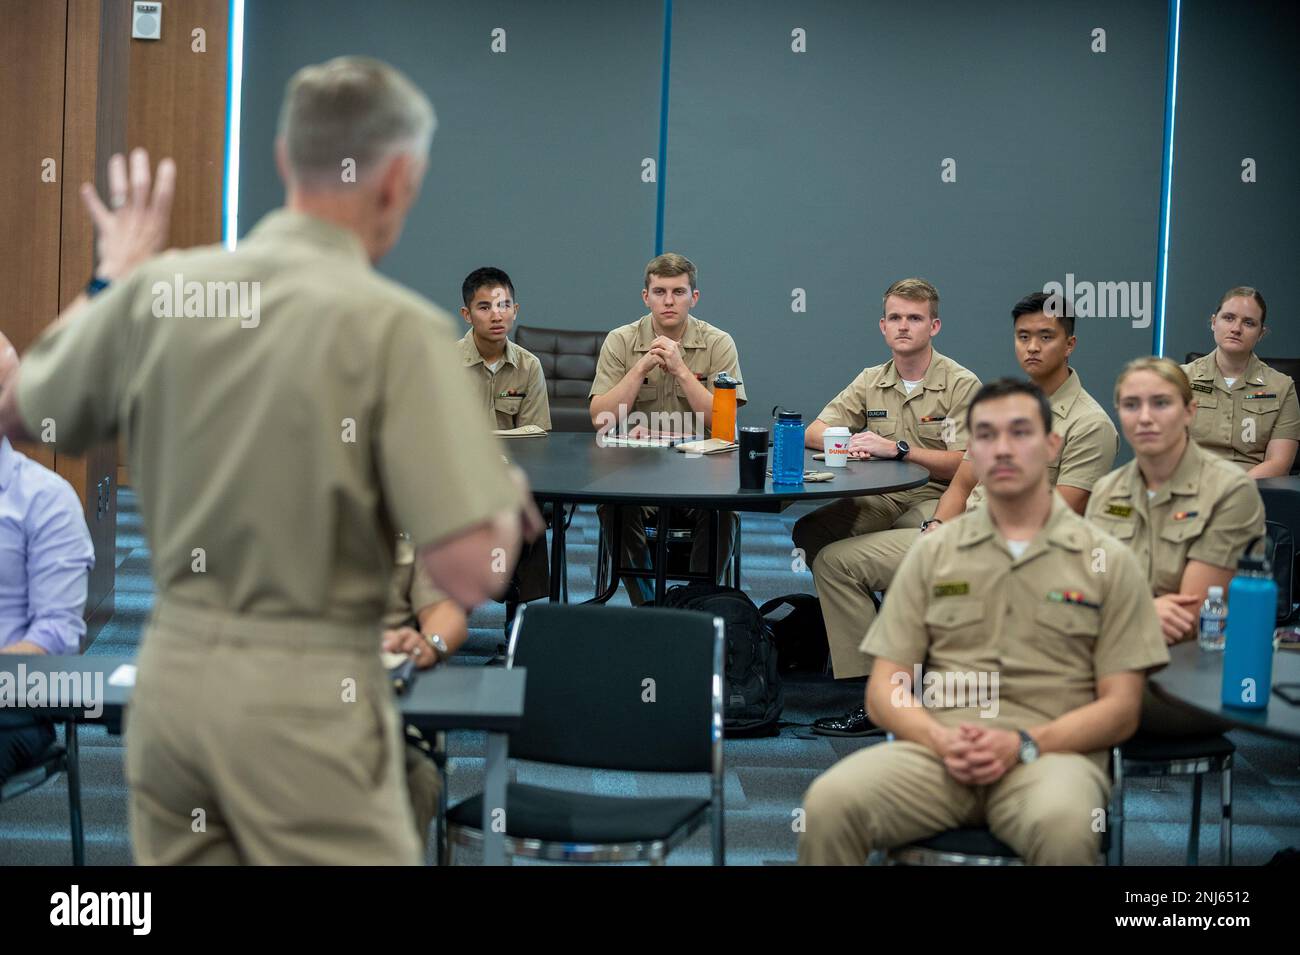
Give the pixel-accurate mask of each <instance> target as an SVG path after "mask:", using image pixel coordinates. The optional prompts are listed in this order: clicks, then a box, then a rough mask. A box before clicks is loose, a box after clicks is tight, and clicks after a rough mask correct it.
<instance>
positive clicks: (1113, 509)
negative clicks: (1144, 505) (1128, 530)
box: [1106, 504, 1133, 517]
mask: <svg viewBox="0 0 1300 955" xmlns="http://www.w3.org/2000/svg"><path fill="white" fill-rule="evenodd" d="M1106 513H1107V514H1108V515H1110V516H1111V517H1132V516H1133V508H1132V507H1130V506H1129V505H1127V504H1107V505H1106Z"/></svg>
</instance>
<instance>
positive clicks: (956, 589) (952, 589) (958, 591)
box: [934, 580, 970, 597]
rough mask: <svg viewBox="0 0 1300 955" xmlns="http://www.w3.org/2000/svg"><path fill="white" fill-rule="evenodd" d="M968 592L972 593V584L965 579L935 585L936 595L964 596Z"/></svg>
mask: <svg viewBox="0 0 1300 955" xmlns="http://www.w3.org/2000/svg"><path fill="white" fill-rule="evenodd" d="M968 593H970V584H968V583H967V582H966V581H964V580H953V581H949V582H947V583H942V584H935V585H934V595H935V596H936V597H963V596H965V595H966V594H968Z"/></svg>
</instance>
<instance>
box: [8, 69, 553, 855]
mask: <svg viewBox="0 0 1300 955" xmlns="http://www.w3.org/2000/svg"><path fill="white" fill-rule="evenodd" d="M433 128H434V117H433V109H432V107H431V105H430V104H429V101H428V100H427V99H426V98H425V97H424V95H423V94H422V93H421V92H420V91H419V90H418V89H417V88H416V87H415V86H414V85H412V84H411V83H410V81H409V80H407V79H406V78H405V77H404V76H402V75H401V74H400V73H398V72H397V71H396V70H394V69H392V68H391V67H389V66H387V65H386V64H383V63H380V62H378V61H375V60H369V59H365V58H360V57H343V58H340V59H336V60H331V61H330V62H328V63H325V64H321V65H318V66H309V67H306V68H304V69H302V70H300V71H299V72H298V73H296V74H295V75H294V76H293V78H292V79H291V80H290V82H289V86H288V89H287V93H286V97H285V102H284V107H283V109H282V112H281V117H280V127H279V135H278V138H277V143H276V155H277V161H278V165H279V168H280V170H281V173H282V175H283V176H284V178H285V180H286V186H287V196H286V205H285V208H282V209H279V210H276V211H273V212H271V213H270V214H268V215H267V216H266V217H265V218H264V219H263V220H262V221H261V222H260V223H259V224H258V225H257V227H256V228H254V229H253V231H252V232H251V233H250V234H249V235H248V236H247V237H246V238H245V239H244V241H242V242H240V243H239V248H238V249H237V250H236V251H233V252H230V251H226V250H225V249H223V248H220V247H209V248H200V249H194V250H190V251H185V252H176V253H168V254H166V255H162V256H159V257H157V258H149V256H150V255H152V254H153V253H156V252H157V251H158V250H159V249H160V248H162V247H163V246H164V245H165V244H166V236H167V222H168V212H169V208H170V200H171V194H172V187H173V183H174V176H175V172H174V166H173V165H172V164H171V163H170V162H168V161H164V162H163V163H162V164H161V165H160V167H159V173H158V186H157V189H156V191H155V192H154V193H153V197H152V200H151V199H150V178H151V177H150V173H149V159H148V156H147V155H146V154H145V153H144V151H143V150H136V151H135V153H133V154H132V156H131V173H130V183H129V187H128V177H127V172H126V163H125V161H124V160H123V159H122V157H120V156H117V157H114V159H113V161H112V163H110V166H109V199H110V206H111V209H112V210H113V211H110V209H109V208H105V207H104V205H103V204H102V203H100V201H99V200H98V198H97V197H95V196H94V192H93V189H91V188H90V187H89V186H85V187H83V195H84V196H86V199H87V203H88V204H89V205H90V206H91V210H92V214H93V216H94V219H95V223H96V230H97V232H98V235H99V253H100V255H99V266H98V268H97V269H96V273H95V281H94V282H93V283H92V285H91V286H90V288H89V289H88V292H90V293H91V294H95V293H98V294H96V295H95V298H94V300H93V301H92V302H91V303H90V304H88V305H83V303H82V301H80V300H79V302H78V303H76V304H74V306H73V309H72V313H71V314H69V315H67V316H65V317H64V318H62V319H60V320H59V321H58V322H57V323H56V327H54V328H52V329H51V330H49V331H47V333H46V334H45V335H44V336H42V338H41V339H40V340H39V341H38V342H37V344H36V345H35V346H34V347H33V348H32V349H31V351H30V352H29V353H28V354H27V355H26V357H25V360H24V361H23V363H22V365H21V367H20V368H19V370H18V371H17V372H16V373H14V375H13V376H12V377H10V378H9V379H8V380H7V381H6V382H5V383H4V385H3V391H2V392H0V432H3V433H6V434H11V435H15V436H17V437H19V438H22V437H26V436H29V435H43V434H44V435H49V436H50V437H52V438H53V440H55V441H56V442H57V447H58V449H59V450H60V451H61V452H71V453H76V452H78V451H82V450H84V449H86V448H88V447H90V446H92V445H94V444H95V443H97V442H101V441H106V440H111V439H113V438H114V437H115V436H117V435H119V434H120V435H121V436H122V437H123V438H124V440H125V443H126V447H127V450H128V455H129V461H130V467H131V475H132V478H133V479H134V480H135V482H136V485H137V488H138V492H139V496H140V504H141V511H142V514H143V518H144V524H145V527H146V528H147V533H148V537H149V544H150V548H151V551H152V555H153V560H152V567H153V574H154V582H155V587H156V589H157V595H158V596H157V600H156V603H155V607H154V612H153V615H152V617H151V620H150V622H149V625H148V629H147V631H146V633H145V637H144V642H143V646H142V648H141V652H140V655H139V660H138V665H139V670H138V676H137V681H136V687H135V691H134V696H133V698H132V703H131V711H130V714H129V715H128V718H127V724H126V776H127V782H128V785H129V787H130V815H131V833H132V842H133V846H134V849H135V854H136V858H137V860H138V861H140V862H142V863H163V864H167V863H238V862H242V863H323V864H338V863H408V864H409V863H416V862H418V861H419V857H420V852H419V845H418V841H417V839H416V835H415V828H414V825H413V823H412V816H411V807H410V804H409V801H408V799H407V794H406V791H405V787H404V783H403V760H402V749H401V747H402V739H401V734H400V732H399V727H398V719H397V713H396V708H395V707H394V705H393V695H392V689H391V685H390V683H389V681H388V679H387V676H386V674H385V672H384V670H383V668H382V666H381V664H380V659H379V654H378V652H377V649H378V644H379V622H380V616H381V614H382V612H383V609H384V602H385V595H386V592H387V587H388V584H389V576H390V574H391V572H392V567H393V553H394V548H393V540H394V535H395V532H396V530H397V529H398V528H401V529H404V530H405V531H407V532H408V533H409V534H410V536H411V540H412V542H413V544H414V545H415V548H416V554H417V560H418V561H419V562H420V563H421V565H422V566H423V567H424V568H425V569H426V570H427V571H428V574H429V578H430V580H431V581H432V582H433V583H434V584H435V585H437V586H438V587H439V588H441V589H442V590H443V591H445V592H446V593H447V594H448V595H450V596H451V597H452V598H453V599H455V600H456V601H457V602H458V603H460V604H461V605H462V606H464V607H472V606H474V605H475V604H477V603H479V602H481V601H483V600H485V599H487V598H489V597H491V596H493V595H494V594H496V593H498V592H499V591H500V590H501V589H502V588H504V586H505V583H506V578H507V575H506V574H503V573H499V572H497V571H494V570H493V559H492V558H493V554H494V549H495V548H502V549H503V550H504V552H505V553H506V554H508V555H509V558H510V561H508V562H507V563H509V562H512V561H513V558H514V557H515V556H517V554H518V552H519V544H520V539H521V526H520V524H521V522H520V510H521V506H524V504H525V501H527V500H529V498H528V497H527V496H526V484H525V483H523V482H522V481H520V480H519V478H518V476H517V475H512V474H510V473H507V471H506V470H505V469H503V468H502V467H501V460H500V459H501V449H500V447H499V445H498V444H497V442H496V441H494V440H493V439H492V438H491V437H490V435H488V433H487V429H485V428H483V427H482V425H481V423H480V422H481V412H480V411H479V410H478V409H477V408H476V406H475V405H474V404H473V403H472V402H470V401H469V400H468V398H467V396H466V394H465V388H464V386H463V382H464V372H463V370H462V369H461V368H460V366H459V363H458V362H457V361H456V357H455V355H456V352H455V338H454V337H453V336H452V334H451V333H450V331H449V326H448V322H449V321H450V318H449V317H448V316H447V315H445V314H444V313H442V312H440V311H439V310H438V309H437V308H435V307H434V306H433V305H432V304H430V303H429V302H428V301H426V300H425V299H423V298H421V297H419V296H418V295H415V294H414V293H412V292H410V291H408V290H406V289H404V288H402V287H401V286H399V285H397V284H396V283H394V282H392V281H391V280H389V279H386V278H383V277H382V276H380V275H379V274H378V273H377V272H376V271H375V270H374V268H373V263H374V262H375V261H377V260H378V259H379V258H381V257H382V256H383V255H384V254H385V253H386V252H387V251H388V250H389V249H390V248H391V247H392V246H393V244H394V243H395V242H396V241H397V238H398V236H399V235H400V233H401V229H402V225H403V222H404V220H405V217H406V213H407V211H408V210H409V209H410V207H411V205H412V203H413V202H414V200H415V198H416V196H417V194H418V191H419V186H420V182H421V179H422V177H423V173H424V170H425V168H426V166H427V153H428V149H429V143H430V139H431V137H432V133H433ZM349 168H352V169H355V172H356V176H355V181H353V178H352V177H350V176H349V177H345V176H342V175H341V174H340V170H341V169H343V170H347V169H349ZM345 178H347V179H348V181H346V182H344V181H343V179H345ZM104 285H107V286H108V288H107V289H106V290H104V289H103V286H104ZM174 288H176V289H183V290H186V291H185V296H184V298H185V300H184V301H183V302H182V301H178V300H177V299H176V298H174V297H173V293H172V290H173V289H174ZM205 292H206V294H204V293H205ZM191 293H192V294H191ZM512 477H514V480H512ZM525 515H526V521H525V525H526V527H525V533H528V534H534V533H536V531H537V529H538V526H539V521H538V519H537V515H536V511H535V510H533V511H531V512H527V511H526V512H525ZM496 553H498V554H499V553H500V551H497V552H496ZM498 566H499V565H498Z"/></svg>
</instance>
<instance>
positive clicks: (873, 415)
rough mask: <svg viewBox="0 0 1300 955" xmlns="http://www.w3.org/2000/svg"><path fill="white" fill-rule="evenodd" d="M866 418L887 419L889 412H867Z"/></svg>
mask: <svg viewBox="0 0 1300 955" xmlns="http://www.w3.org/2000/svg"><path fill="white" fill-rule="evenodd" d="M867 417H868V418H888V417H889V412H888V411H868V412H867Z"/></svg>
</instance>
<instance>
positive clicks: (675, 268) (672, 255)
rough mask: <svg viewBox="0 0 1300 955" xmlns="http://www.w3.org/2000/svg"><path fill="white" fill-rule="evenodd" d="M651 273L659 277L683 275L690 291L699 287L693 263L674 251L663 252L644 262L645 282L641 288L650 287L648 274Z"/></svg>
mask: <svg viewBox="0 0 1300 955" xmlns="http://www.w3.org/2000/svg"><path fill="white" fill-rule="evenodd" d="M652 275H657V276H659V277H660V278H672V277H673V276H674V275H685V276H686V277H687V279H686V281H687V282H689V283H690V286H691V291H692V292H694V291H695V290H696V289H697V288H699V286H698V285H697V284H696V271H695V263H694V262H692V261H691V260H690V259H688V258H687V257H686V256H684V255H678V254H677V253H676V252H665V253H664V254H663V255H656V256H655V257H654V258H653V259H651V260H650V261H649V262H647V263H646V267H645V284H644V285H643V286H641V287H642V288H649V287H650V276H652Z"/></svg>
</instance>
